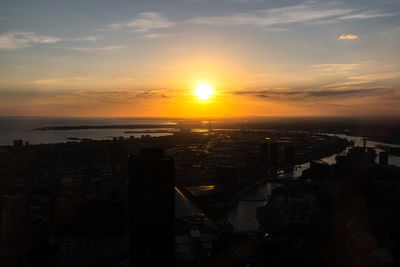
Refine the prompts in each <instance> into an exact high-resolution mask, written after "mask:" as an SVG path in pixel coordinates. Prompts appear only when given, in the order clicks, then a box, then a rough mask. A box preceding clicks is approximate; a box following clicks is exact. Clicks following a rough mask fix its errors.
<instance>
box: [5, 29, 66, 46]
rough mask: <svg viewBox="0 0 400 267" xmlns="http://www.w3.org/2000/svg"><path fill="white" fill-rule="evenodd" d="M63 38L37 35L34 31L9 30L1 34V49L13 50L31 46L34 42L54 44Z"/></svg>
mask: <svg viewBox="0 0 400 267" xmlns="http://www.w3.org/2000/svg"><path fill="white" fill-rule="evenodd" d="M59 41H61V38H58V37H55V36H47V35H37V34H36V33H34V32H7V33H4V34H2V35H0V49H3V50H13V49H19V48H25V47H29V46H31V45H33V44H54V43H57V42H59Z"/></svg>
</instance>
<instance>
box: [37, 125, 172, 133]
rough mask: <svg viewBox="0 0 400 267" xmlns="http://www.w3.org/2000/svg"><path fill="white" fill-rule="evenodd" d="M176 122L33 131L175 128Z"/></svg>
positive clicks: (55, 128) (82, 126) (85, 126)
mask: <svg viewBox="0 0 400 267" xmlns="http://www.w3.org/2000/svg"><path fill="white" fill-rule="evenodd" d="M176 127H177V124H126V125H80V126H49V127H40V128H34V129H32V130H33V131H70V130H90V129H152V128H176Z"/></svg>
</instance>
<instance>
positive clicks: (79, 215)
mask: <svg viewBox="0 0 400 267" xmlns="http://www.w3.org/2000/svg"><path fill="white" fill-rule="evenodd" d="M192 126H193V125H191V124H187V125H185V126H184V127H183V126H182V127H177V128H178V130H177V131H175V132H173V134H169V135H165V136H159V137H152V136H151V135H150V134H149V133H150V132H151V131H147V133H148V134H143V135H142V136H141V137H136V138H135V137H134V136H131V137H123V136H120V137H114V138H112V139H110V140H90V139H85V140H69V141H66V142H63V143H55V144H38V145H33V144H29V143H26V142H24V141H23V140H20V139H16V140H15V141H14V143H13V145H10V146H2V147H1V149H0V166H1V167H0V177H2V179H1V184H0V186H1V187H0V188H1V196H2V197H1V203H0V204H1V210H2V213H1V221H0V224H1V229H2V231H1V239H0V240H1V244H0V245H1V266H131V264H132V266H138V265H139V264H140V263H142V262H146V264H147V265H146V266H163V265H164V266H169V265H175V266H293V265H294V264H296V265H298V266H397V265H398V263H399V259H398V257H397V256H398V255H399V243H398V242H399V240H400V239H399V226H400V217H399V216H398V212H397V210H398V209H399V206H400V199H399V194H398V192H399V191H400V188H399V182H398V178H399V177H400V168H399V167H396V166H394V165H392V164H391V162H390V161H389V159H390V157H391V156H390V155H392V153H395V152H391V151H390V150H389V149H386V150H384V149H382V147H370V146H368V145H367V138H366V137H364V140H363V143H362V144H355V143H354V142H353V141H348V140H347V139H343V138H342V137H339V136H340V135H338V136H336V135H334V134H324V133H322V132H319V130H321V129H318V131H304V130H293V129H291V130H287V129H271V128H270V127H266V126H265V127H264V128H263V127H261V126H260V124H257V125H255V124H248V125H247V126H246V127H242V128H240V129H239V128H235V129H227V128H228V127H222V126H221V125H213V124H211V123H209V124H207V123H203V124H202V125H200V126H202V127H203V128H201V129H202V130H198V129H197V130H194V129H193V128H191V127H192ZM218 126H219V127H218ZM198 127H199V126H198ZM154 128H156V129H157V128H159V127H158V126H157V127H154ZM224 128H225V129H224ZM47 130H48V129H47ZM156 131H157V130H156ZM383 148H385V147H383ZM386 148H387V147H386ZM394 151H396V150H394ZM324 159H325V160H324ZM304 164H306V165H307V164H308V165H307V167H306V168H302V167H301V166H304ZM265 186H267V187H268V188H269V191H268V193H265V194H264V195H261V196H260V195H259V194H258V195H257V194H255V193H254V192H255V191H257V190H259V188H261V187H265ZM240 203H251V204H246V205H252V207H254V208H253V210H252V211H243V210H241V208H240V207H241V206H240ZM245 207H246V206H245ZM246 212H247V213H246ZM174 214H175V215H174ZM235 216H241V217H244V218H245V219H246V220H247V219H249V220H255V221H256V223H257V227H255V228H254V227H253V228H251V227H250V224H249V225H246V222H245V223H244V224H243V222H242V225H238V224H237V222H235V220H237V219H238V218H236V217H235ZM250 217H251V218H250ZM239 219H242V218H239Z"/></svg>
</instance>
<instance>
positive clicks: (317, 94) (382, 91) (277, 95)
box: [233, 87, 395, 102]
mask: <svg viewBox="0 0 400 267" xmlns="http://www.w3.org/2000/svg"><path fill="white" fill-rule="evenodd" d="M393 92H395V90H394V89H393V88H379V87H378V88H365V89H318V90H294V89H262V90H242V91H236V92H233V94H235V95H247V96H252V97H257V98H264V99H266V98H267V99H270V100H275V101H301V102H307V101H312V100H315V99H343V98H346V99H349V98H361V97H369V96H377V95H381V96H385V95H387V94H388V93H393Z"/></svg>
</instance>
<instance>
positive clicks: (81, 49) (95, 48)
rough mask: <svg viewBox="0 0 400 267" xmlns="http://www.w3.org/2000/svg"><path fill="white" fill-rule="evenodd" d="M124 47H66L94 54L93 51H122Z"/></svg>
mask: <svg viewBox="0 0 400 267" xmlns="http://www.w3.org/2000/svg"><path fill="white" fill-rule="evenodd" d="M125 47H126V45H114V46H103V47H68V49H71V50H77V51H88V52H94V51H118V50H121V49H124V48H125Z"/></svg>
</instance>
